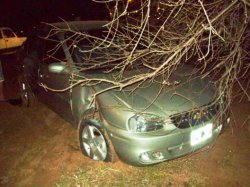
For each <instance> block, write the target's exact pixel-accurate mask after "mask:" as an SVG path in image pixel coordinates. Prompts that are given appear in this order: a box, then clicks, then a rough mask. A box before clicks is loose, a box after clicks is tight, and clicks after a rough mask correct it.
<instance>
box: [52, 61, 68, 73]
mask: <svg viewBox="0 0 250 187" xmlns="http://www.w3.org/2000/svg"><path fill="white" fill-rule="evenodd" d="M49 72H51V73H57V74H67V73H70V68H69V67H68V66H67V65H66V64H63V63H52V64H50V65H49Z"/></svg>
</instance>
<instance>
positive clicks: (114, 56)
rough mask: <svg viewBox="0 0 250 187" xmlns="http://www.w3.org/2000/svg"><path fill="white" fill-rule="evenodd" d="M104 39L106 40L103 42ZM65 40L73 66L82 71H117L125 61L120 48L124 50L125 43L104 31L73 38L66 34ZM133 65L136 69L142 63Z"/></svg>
mask: <svg viewBox="0 0 250 187" xmlns="http://www.w3.org/2000/svg"><path fill="white" fill-rule="evenodd" d="M69 34H70V33H69ZM107 35H108V37H107ZM106 37H107V40H105V41H104V39H105V38H106ZM65 38H67V40H68V41H67V43H68V46H70V49H71V54H72V59H73V62H74V64H75V65H76V66H77V67H78V68H82V69H83V70H110V69H112V68H115V69H117V68H118V69H119V66H117V65H118V64H119V63H120V62H122V60H124V59H126V57H124V51H122V50H121V48H123V47H124V48H125V47H126V43H127V42H125V41H121V40H119V41H118V39H113V38H112V35H111V34H108V31H107V30H106V29H98V30H91V31H89V32H84V33H83V34H82V35H77V36H75V37H72V35H68V36H67V33H66V37H65ZM111 38H112V39H111ZM103 41H104V42H103ZM117 46H119V47H117ZM121 51H122V52H121ZM122 53H123V54H122ZM134 64H136V66H137V68H138V67H140V64H142V63H139V62H137V63H134ZM130 67H131V66H130ZM132 68H135V67H132Z"/></svg>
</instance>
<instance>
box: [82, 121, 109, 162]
mask: <svg viewBox="0 0 250 187" xmlns="http://www.w3.org/2000/svg"><path fill="white" fill-rule="evenodd" d="M82 145H83V148H84V150H85V152H86V154H87V155H88V156H89V157H90V158H91V159H93V160H105V159H106V157H107V145H106V141H105V139H104V136H103V134H102V133H101V131H100V130H99V129H98V128H96V127H94V126H90V125H87V126H86V127H84V129H83V131H82Z"/></svg>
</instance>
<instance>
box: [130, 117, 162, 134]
mask: <svg viewBox="0 0 250 187" xmlns="http://www.w3.org/2000/svg"><path fill="white" fill-rule="evenodd" d="M163 127H164V121H163V120H161V119H160V118H159V117H157V116H155V115H150V114H141V115H134V116H133V117H131V118H130V119H129V120H128V130H129V131H132V132H148V131H155V130H159V129H162V128H163Z"/></svg>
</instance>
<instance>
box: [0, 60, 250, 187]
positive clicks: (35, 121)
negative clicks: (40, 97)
mask: <svg viewBox="0 0 250 187" xmlns="http://www.w3.org/2000/svg"><path fill="white" fill-rule="evenodd" d="M4 63H5V62H4ZM8 66H10V67H11V68H14V69H15V67H12V65H11V64H9V65H6V64H5V65H4V71H5V74H6V82H5V95H6V98H7V99H14V98H18V85H17V81H16V78H15V77H16V76H15V75H17V74H18V70H16V71H13V69H12V70H10V69H9V67H8ZM6 72H7V73H8V74H7V73H6ZM13 72H14V73H13ZM11 103H12V104H10V103H9V102H0V186H6V187H12V186H20V187H21V186H22V187H29V186H30V187H33V186H36V187H46V186H48V187H50V186H58V187H64V186H65V187H66V186H73V187H83V186H185V187H186V186H187V187H188V186H232V187H234V186H235V187H249V186H250V121H248V120H247V119H248V118H249V119H250V104H249V102H247V101H246V99H243V100H242V101H240V102H239V101H237V102H235V103H233V105H232V122H231V125H230V127H228V128H227V129H226V130H225V132H224V133H223V134H222V135H221V136H219V137H218V139H217V140H216V141H215V142H214V144H213V145H212V146H210V147H208V148H206V149H203V150H201V151H199V152H197V153H193V154H190V155H188V156H185V157H181V158H178V159H175V160H171V161H167V162H163V163H160V164H157V165H154V166H147V167H134V166H129V165H127V164H125V163H122V162H121V161H117V162H115V163H104V162H97V161H92V160H90V159H88V158H86V157H84V156H83V155H82V154H81V153H80V150H79V147H78V142H77V130H75V129H73V128H72V127H71V126H70V124H69V123H68V122H66V121H64V120H63V119H62V118H61V117H59V116H58V115H57V114H56V113H54V112H53V111H51V110H50V109H48V108H47V107H46V106H45V105H43V104H42V103H40V102H39V101H37V100H35V101H34V102H33V105H32V106H31V107H29V108H25V107H22V106H20V105H18V102H16V103H15V102H11ZM13 104H17V105H13Z"/></svg>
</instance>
